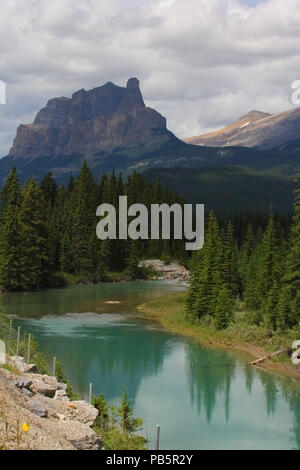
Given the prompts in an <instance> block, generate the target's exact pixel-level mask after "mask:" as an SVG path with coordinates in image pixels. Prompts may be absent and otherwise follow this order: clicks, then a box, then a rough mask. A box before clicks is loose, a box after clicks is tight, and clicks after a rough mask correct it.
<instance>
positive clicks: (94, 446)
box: [71, 433, 103, 450]
mask: <svg viewBox="0 0 300 470" xmlns="http://www.w3.org/2000/svg"><path fill="white" fill-rule="evenodd" d="M71 443H72V444H73V446H74V447H75V448H76V449H77V450H101V448H102V445H103V443H102V441H101V438H100V436H98V435H97V434H96V433H93V434H90V435H87V436H85V437H83V438H82V439H75V440H71Z"/></svg>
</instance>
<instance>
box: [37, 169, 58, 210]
mask: <svg viewBox="0 0 300 470" xmlns="http://www.w3.org/2000/svg"><path fill="white" fill-rule="evenodd" d="M57 189H58V188H57V184H56V181H55V179H54V178H53V176H52V173H50V172H49V173H47V174H46V175H45V176H44V178H43V179H42V181H41V183H40V190H41V191H42V194H43V197H44V199H45V202H46V203H47V204H48V203H50V204H51V207H53V206H54V203H55V199H56V195H57Z"/></svg>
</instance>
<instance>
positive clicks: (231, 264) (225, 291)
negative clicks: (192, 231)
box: [0, 163, 300, 330]
mask: <svg viewBox="0 0 300 470" xmlns="http://www.w3.org/2000/svg"><path fill="white" fill-rule="evenodd" d="M120 195H127V197H128V205H131V204H134V203H137V202H138V203H142V204H145V205H146V206H147V207H148V209H149V212H150V205H151V204H152V203H158V204H162V203H167V204H169V205H172V204H174V203H176V202H177V203H180V204H181V205H182V204H183V203H184V201H183V200H182V198H180V197H178V196H176V195H174V194H172V193H171V192H170V191H169V190H167V189H164V188H163V187H162V185H161V182H160V179H158V180H157V182H156V184H152V183H150V182H149V181H147V180H146V179H145V178H144V177H143V176H142V175H140V174H139V173H133V174H132V175H131V176H130V177H129V179H128V180H127V181H126V182H125V181H124V180H123V179H122V177H121V176H116V175H115V173H114V172H113V173H111V174H110V175H106V174H104V175H103V176H102V178H101V181H100V182H99V183H98V182H97V181H96V180H95V178H94V177H93V175H92V173H91V171H90V170H89V168H88V166H87V165H86V163H84V164H83V166H82V168H81V171H80V173H79V175H78V177H77V178H76V179H74V178H71V179H70V181H69V184H68V186H67V187H65V186H60V187H58V186H57V184H56V182H55V180H54V178H53V177H52V175H51V174H50V173H48V174H47V175H45V177H44V178H43V179H42V180H41V182H40V183H38V182H37V181H36V180H35V179H33V178H32V179H29V180H28V181H27V182H26V183H25V184H24V186H23V187H21V186H20V184H19V181H18V175H17V172H16V170H15V169H13V170H12V171H11V174H10V175H9V177H8V178H7V180H6V182H5V184H4V186H3V188H2V191H1V232H0V284H1V288H2V289H4V290H31V289H39V288H45V287H56V286H61V285H64V283H66V282H67V280H68V278H69V277H70V278H71V279H75V280H77V281H78V282H80V281H88V282H98V281H102V280H107V279H110V277H109V276H110V274H111V273H115V274H116V273H120V272H123V273H126V274H127V276H128V278H129V279H136V278H139V277H143V276H147V273H146V272H143V270H142V269H141V268H140V267H139V262H140V260H141V259H147V258H148V259H149V258H151V259H153V258H160V259H164V260H166V261H169V260H178V261H181V262H182V263H184V264H185V265H186V266H188V267H189V268H190V270H191V283H190V288H189V291H188V299H187V312H188V313H187V315H188V317H189V319H190V320H192V321H197V320H199V319H211V320H213V322H214V324H215V325H216V327H217V328H218V329H223V328H226V327H227V326H228V324H229V323H230V321H231V320H232V318H233V312H234V310H235V306H236V302H237V299H239V300H240V301H243V302H244V304H245V306H246V307H247V309H249V311H251V312H253V313H252V322H253V323H254V324H261V323H262V322H263V323H264V324H266V325H267V326H268V327H270V328H272V330H277V329H280V330H283V329H285V328H290V327H293V326H294V325H296V324H298V322H299V319H300V237H299V235H300V191H299V189H298V190H297V192H296V199H295V213H294V216H293V219H292V220H291V218H289V217H287V216H285V217H284V216H276V215H274V214H273V213H272V209H271V210H270V214H269V216H268V217H264V216H259V215H258V216H253V215H249V216H248V215H240V216H235V217H233V218H232V219H231V220H228V221H218V220H217V219H216V217H215V216H214V214H213V212H212V211H207V212H206V229H205V244H204V247H203V249H202V250H200V251H198V252H195V253H194V255H193V256H191V253H192V252H187V251H185V246H184V240H172V239H171V240H150V239H149V240H136V241H133V240H129V239H128V240H109V239H107V240H105V241H100V240H99V239H98V238H97V236H96V225H97V222H98V220H99V219H98V218H97V217H96V208H97V207H98V205H99V204H101V203H102V202H106V203H111V204H113V205H114V206H115V207H116V208H118V198H119V196H120Z"/></svg>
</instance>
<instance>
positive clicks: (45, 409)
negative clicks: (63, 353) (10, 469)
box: [0, 358, 102, 450]
mask: <svg viewBox="0 0 300 470" xmlns="http://www.w3.org/2000/svg"><path fill="white" fill-rule="evenodd" d="M34 370H35V368H34V365H31V366H30V367H28V366H27V365H26V364H25V363H24V360H23V359H22V358H8V361H7V364H6V365H4V366H2V367H0V449H1V448H2V449H25V450H100V449H101V448H102V441H101V438H100V436H99V435H98V434H96V433H95V432H94V431H93V430H92V428H91V426H92V425H93V423H94V421H95V419H96V417H97V415H98V411H97V410H96V408H94V407H93V406H92V405H90V404H89V403H87V402H85V401H70V400H69V398H68V396H67V385H66V384H64V383H61V382H58V381H57V379H56V378H55V377H51V376H48V375H41V374H38V373H35V372H34ZM26 371H27V372H26Z"/></svg>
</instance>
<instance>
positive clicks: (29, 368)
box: [24, 364, 38, 374]
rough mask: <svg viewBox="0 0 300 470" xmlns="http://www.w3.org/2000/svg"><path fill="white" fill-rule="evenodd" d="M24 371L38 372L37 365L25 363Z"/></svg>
mask: <svg viewBox="0 0 300 470" xmlns="http://www.w3.org/2000/svg"><path fill="white" fill-rule="evenodd" d="M24 372H26V373H28V374H29V373H31V374H35V373H37V372H38V369H37V366H36V365H35V364H25V365H24Z"/></svg>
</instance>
